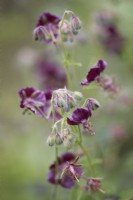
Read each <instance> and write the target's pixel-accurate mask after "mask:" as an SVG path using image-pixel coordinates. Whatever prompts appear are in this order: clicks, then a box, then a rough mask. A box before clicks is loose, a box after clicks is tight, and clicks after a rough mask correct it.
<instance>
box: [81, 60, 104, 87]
mask: <svg viewBox="0 0 133 200" xmlns="http://www.w3.org/2000/svg"><path fill="white" fill-rule="evenodd" d="M106 67H107V63H106V61H104V60H98V62H97V63H96V64H95V65H94V66H93V67H92V68H91V69H90V70H89V72H88V74H87V76H86V79H85V80H84V81H82V82H81V85H89V84H90V83H91V82H93V81H95V80H96V79H97V78H98V77H99V76H100V74H101V73H102V72H103V71H104V70H105V69H106Z"/></svg>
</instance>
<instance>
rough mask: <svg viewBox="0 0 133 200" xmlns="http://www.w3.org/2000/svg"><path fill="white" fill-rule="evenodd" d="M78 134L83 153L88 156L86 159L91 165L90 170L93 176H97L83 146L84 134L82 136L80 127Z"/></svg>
mask: <svg viewBox="0 0 133 200" xmlns="http://www.w3.org/2000/svg"><path fill="white" fill-rule="evenodd" d="M78 133H79V141H78V145H79V146H80V148H81V150H82V152H83V153H84V155H85V156H86V158H87V160H88V164H89V168H90V172H91V174H92V176H95V170H94V167H93V164H92V161H91V158H90V156H89V154H88V152H87V151H86V149H85V148H84V146H83V144H82V134H81V130H80V126H78Z"/></svg>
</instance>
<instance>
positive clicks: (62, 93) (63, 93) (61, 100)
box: [53, 88, 76, 112]
mask: <svg viewBox="0 0 133 200" xmlns="http://www.w3.org/2000/svg"><path fill="white" fill-rule="evenodd" d="M53 98H54V104H55V106H57V107H59V108H62V109H63V110H64V111H65V112H69V111H70V109H72V108H73V107H75V105H76V104H75V99H74V97H73V93H72V92H71V91H69V90H67V89H66V88H64V89H58V90H55V91H54V92H53Z"/></svg>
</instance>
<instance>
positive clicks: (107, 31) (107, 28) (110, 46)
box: [96, 11, 125, 54]
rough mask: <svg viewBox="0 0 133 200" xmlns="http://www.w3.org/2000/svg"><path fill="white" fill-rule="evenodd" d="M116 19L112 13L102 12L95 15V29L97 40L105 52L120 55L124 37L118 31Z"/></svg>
mask: <svg viewBox="0 0 133 200" xmlns="http://www.w3.org/2000/svg"><path fill="white" fill-rule="evenodd" d="M117 20H118V17H117V16H116V14H115V13H113V12H107V11H103V12H100V13H97V14H96V28H97V34H98V36H99V40H100V42H101V43H102V45H103V47H104V49H105V50H106V51H107V52H110V53H115V54H120V53H121V52H122V50H123V47H124V44H125V37H124V36H123V34H122V33H121V32H120V31H119V30H118V27H117V24H116V21H117Z"/></svg>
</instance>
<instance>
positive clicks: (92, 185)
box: [82, 178, 104, 193]
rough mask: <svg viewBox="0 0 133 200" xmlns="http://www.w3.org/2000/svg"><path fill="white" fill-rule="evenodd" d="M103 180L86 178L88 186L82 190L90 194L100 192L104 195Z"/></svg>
mask: <svg viewBox="0 0 133 200" xmlns="http://www.w3.org/2000/svg"><path fill="white" fill-rule="evenodd" d="M101 180H102V179H101V178H86V186H84V187H83V188H82V189H84V190H86V191H87V192H89V193H91V192H98V191H101V192H103V193H104V191H103V190H102V189H101Z"/></svg>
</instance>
